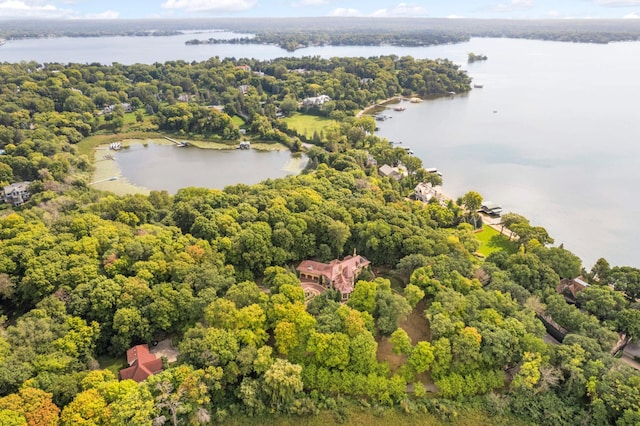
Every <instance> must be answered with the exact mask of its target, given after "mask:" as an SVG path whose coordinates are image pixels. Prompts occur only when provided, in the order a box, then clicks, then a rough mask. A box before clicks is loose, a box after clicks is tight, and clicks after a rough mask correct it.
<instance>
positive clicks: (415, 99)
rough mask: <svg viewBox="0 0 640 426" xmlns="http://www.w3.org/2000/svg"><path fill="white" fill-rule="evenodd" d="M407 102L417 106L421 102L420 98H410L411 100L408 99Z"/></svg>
mask: <svg viewBox="0 0 640 426" xmlns="http://www.w3.org/2000/svg"><path fill="white" fill-rule="evenodd" d="M409 102H411V103H412V104H419V103H420V102H422V99H420V98H411V99H409Z"/></svg>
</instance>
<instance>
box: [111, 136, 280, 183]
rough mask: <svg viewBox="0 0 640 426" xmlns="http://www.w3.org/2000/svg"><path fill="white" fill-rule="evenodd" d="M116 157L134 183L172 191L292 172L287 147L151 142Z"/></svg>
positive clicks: (242, 181) (275, 176)
mask: <svg viewBox="0 0 640 426" xmlns="http://www.w3.org/2000/svg"><path fill="white" fill-rule="evenodd" d="M116 161H117V162H118V165H119V166H120V169H121V170H122V175H123V176H125V177H126V178H127V180H129V182H131V183H133V184H134V185H138V186H142V187H145V188H148V189H152V190H153V189H156V190H162V189H166V190H167V191H169V192H170V193H172V194H175V193H176V191H177V190H178V189H180V188H184V187H187V186H198V187H207V188H217V189H222V188H224V187H225V186H228V185H234V184H237V183H244V184H247V185H252V184H255V183H258V182H260V181H262V180H264V179H267V178H279V177H285V176H287V175H290V174H292V172H291V171H288V170H286V167H287V165H288V164H289V162H290V161H291V153H290V152H288V151H257V150H254V149H251V150H239V149H237V150H236V149H231V150H212V149H211V150H207V149H198V148H195V147H188V148H178V147H176V146H172V145H156V144H153V143H151V144H149V145H147V146H146V147H145V146H143V145H132V146H131V147H130V148H128V149H123V150H122V151H119V152H118V153H117V154H116Z"/></svg>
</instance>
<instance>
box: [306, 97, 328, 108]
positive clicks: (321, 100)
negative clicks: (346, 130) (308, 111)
mask: <svg viewBox="0 0 640 426" xmlns="http://www.w3.org/2000/svg"><path fill="white" fill-rule="evenodd" d="M330 100H331V98H330V97H329V96H327V95H320V96H314V97H312V98H304V99H303V100H302V106H303V107H319V106H322V105H324V104H325V103H326V102H329V101H330Z"/></svg>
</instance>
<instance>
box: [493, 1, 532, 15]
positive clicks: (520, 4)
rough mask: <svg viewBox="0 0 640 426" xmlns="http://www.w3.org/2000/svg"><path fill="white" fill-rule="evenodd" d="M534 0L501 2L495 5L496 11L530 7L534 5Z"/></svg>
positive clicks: (510, 10)
mask: <svg viewBox="0 0 640 426" xmlns="http://www.w3.org/2000/svg"><path fill="white" fill-rule="evenodd" d="M533 3H534V2H533V0H511V1H510V2H508V3H500V4H497V5H495V6H494V8H493V10H495V11H496V12H512V11H514V10H521V9H530V8H532V7H533Z"/></svg>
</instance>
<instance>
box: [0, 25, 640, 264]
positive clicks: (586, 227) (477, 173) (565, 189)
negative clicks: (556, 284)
mask: <svg viewBox="0 0 640 426" xmlns="http://www.w3.org/2000/svg"><path fill="white" fill-rule="evenodd" d="M212 36H215V37H227V38H228V37H230V36H231V35H230V34H229V33H212V34H198V35H194V34H186V35H182V36H176V37H104V38H86V39H83V38H78V39H76V38H60V39H41V40H17V41H13V40H10V41H8V42H7V43H6V44H5V45H4V46H2V47H0V61H8V62H15V61H21V60H35V61H38V62H80V63H85V62H101V63H107V64H108V63H112V62H118V63H122V64H131V63H134V62H142V63H154V62H162V61H166V60H178V59H182V60H186V61H192V60H205V59H208V58H209V57H211V56H220V57H236V58H240V57H250V58H256V59H273V58H276V57H281V56H296V57H300V56H312V55H318V56H321V57H325V58H326V57H332V56H376V55H388V54H395V55H399V56H403V55H411V56H414V57H416V58H438V57H442V58H449V59H451V60H453V61H454V62H456V63H459V64H460V65H461V66H462V67H463V68H465V69H467V70H468V72H469V74H470V75H471V76H472V77H473V78H474V81H475V82H477V83H481V84H483V85H484V88H482V89H474V90H473V91H472V92H471V93H468V94H465V95H456V96H453V97H446V98H440V99H436V100H432V101H426V102H422V103H420V104H409V103H407V104H406V106H407V110H406V111H404V112H395V111H392V110H389V111H388V112H387V114H389V115H392V116H393V117H394V118H393V119H391V120H387V121H385V122H380V123H379V127H380V132H379V134H380V135H381V136H385V137H387V138H389V139H390V140H395V141H400V140H402V141H403V142H404V144H405V145H408V146H411V148H412V149H413V151H414V152H415V153H416V155H418V156H419V157H420V158H422V160H423V162H424V165H425V166H427V167H437V168H438V169H440V170H441V171H442V172H443V173H444V179H445V187H444V189H445V191H446V192H447V193H449V194H450V195H453V196H459V195H462V194H464V193H465V192H466V191H468V190H471V189H473V190H476V191H478V192H480V193H481V194H482V195H483V196H484V197H485V199H489V200H492V201H494V202H496V203H498V204H501V205H502V206H503V208H504V210H505V211H515V212H518V213H521V214H523V215H525V216H527V217H528V218H529V219H530V220H531V222H532V223H533V224H535V225H541V226H544V227H545V228H547V229H548V230H549V232H550V234H551V235H552V236H553V237H554V238H555V239H556V243H558V244H560V243H564V246H565V247H566V248H568V249H570V250H572V251H573V252H575V253H576V254H578V255H579V256H580V257H581V258H582V259H583V261H584V263H585V265H586V266H587V267H590V266H591V264H592V263H593V262H594V261H595V260H596V259H597V258H598V257H605V258H607V259H608V260H609V261H610V262H611V263H612V264H618V265H623V264H626V265H633V266H640V259H639V258H638V255H637V249H636V247H635V243H636V241H638V240H640V228H638V227H637V226H636V222H635V220H636V218H638V217H640V198H639V197H637V193H638V189H637V188H638V187H639V186H640V143H639V141H638V139H639V136H638V134H639V133H638V127H639V126H640V108H639V107H638V99H640V83H638V81H637V76H638V75H640V43H613V44H609V45H594V44H573V43H559V42H544V41H531V40H510V39H472V40H471V41H470V42H468V43H461V44H456V45H445V46H434V47H424V48H419V47H406V48H404V47H393V46H379V47H378V46H339V47H311V48H307V49H300V50H297V51H296V52H286V51H284V50H282V49H280V48H278V47H275V46H261V45H229V44H227V45H224V44H220V45H199V46H186V45H185V44H184V42H185V41H186V40H189V39H193V38H198V39H205V38H209V37H212ZM467 52H475V53H482V54H485V55H487V56H488V58H489V59H488V60H487V61H484V62H476V63H473V64H466V57H467ZM261 161H262V160H261ZM187 174H188V173H186V172H185V173H182V174H180V173H177V174H175V175H174V176H176V179H180V178H179V176H181V175H182V176H185V179H186V176H187ZM125 175H126V174H125ZM128 177H129V176H128ZM187 185H191V183H187V181H184V185H183V186H187Z"/></svg>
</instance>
